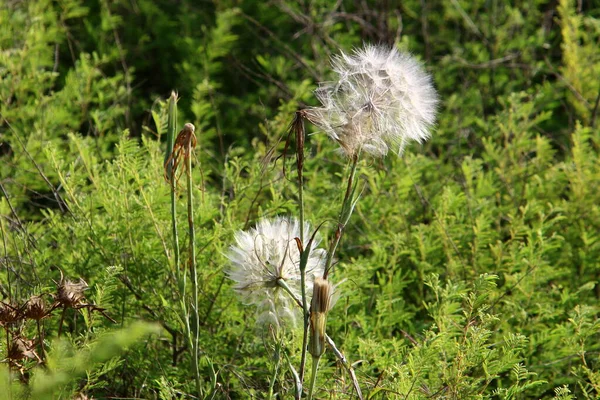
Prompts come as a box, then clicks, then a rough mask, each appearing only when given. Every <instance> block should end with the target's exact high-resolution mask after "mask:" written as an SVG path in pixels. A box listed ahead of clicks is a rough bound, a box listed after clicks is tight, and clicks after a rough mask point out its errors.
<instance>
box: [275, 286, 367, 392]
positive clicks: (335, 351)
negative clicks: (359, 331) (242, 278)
mask: <svg viewBox="0 0 600 400" xmlns="http://www.w3.org/2000/svg"><path fill="white" fill-rule="evenodd" d="M277 284H278V285H279V286H280V287H281V288H282V289H283V290H285V291H286V293H288V294H289V295H290V296H291V298H292V299H293V300H294V302H295V303H296V304H297V305H298V307H300V308H302V300H300V299H299V298H298V297H296V295H295V294H294V292H292V290H291V289H290V287H289V286H288V285H287V284H286V283H285V281H284V280H279V281H277ZM325 341H326V342H327V344H328V345H329V347H330V348H331V350H332V351H333V354H335V356H336V357H337V359H338V360H339V361H340V362H341V363H342V365H343V366H344V368H346V370H347V371H348V373H349V374H350V378H351V379H352V385H353V386H354V390H356V395H357V396H358V398H359V399H360V400H363V395H362V391H361V390H360V386H359V384H358V379H357V378H356V373H355V372H354V368H353V367H352V364H350V362H349V361H348V359H347V358H346V356H344V353H342V352H341V351H340V350H339V349H338V348H337V346H336V344H335V342H334V341H333V339H332V338H331V337H330V336H329V335H328V334H325Z"/></svg>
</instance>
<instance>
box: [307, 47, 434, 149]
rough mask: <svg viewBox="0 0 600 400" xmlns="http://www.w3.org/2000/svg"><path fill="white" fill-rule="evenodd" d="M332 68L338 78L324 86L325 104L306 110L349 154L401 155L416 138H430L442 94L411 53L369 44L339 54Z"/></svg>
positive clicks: (318, 93) (321, 96)
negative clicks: (395, 153) (391, 152)
mask: <svg viewBox="0 0 600 400" xmlns="http://www.w3.org/2000/svg"><path fill="white" fill-rule="evenodd" d="M332 67H333V71H334V72H335V73H336V74H337V76H338V79H337V80H336V81H333V82H324V83H321V84H320V85H319V88H318V89H317V90H316V91H315V95H316V96H317V98H318V100H319V101H320V102H321V107H315V108H310V109H308V110H306V114H307V117H308V119H309V120H310V121H311V122H312V123H313V124H315V125H316V126H318V127H319V128H321V129H322V130H323V131H324V132H326V133H327V134H328V135H329V136H330V137H331V138H332V139H334V140H335V141H337V142H338V143H339V144H340V146H341V148H342V151H343V152H344V153H345V154H346V155H348V156H349V157H352V156H354V155H355V154H357V153H358V152H359V151H360V152H365V153H368V154H370V155H372V156H375V157H382V156H385V155H386V154H387V153H388V151H389V150H390V148H391V149H393V150H394V151H396V152H397V153H398V154H401V153H402V152H403V150H404V147H405V146H406V144H407V143H408V142H410V141H411V140H414V141H416V142H419V143H422V142H424V141H425V140H427V139H428V138H429V136H430V133H429V131H430V129H431V127H432V126H433V125H434V124H435V119H436V113H437V105H438V96H437V93H436V91H435V88H434V87H433V82H432V79H431V76H430V75H429V74H428V73H427V72H426V71H425V70H424V69H423V67H422V66H421V64H420V63H419V62H418V61H417V60H416V59H415V58H414V57H412V56H411V55H410V54H408V53H400V52H399V51H398V50H397V49H395V48H392V49H390V48H387V47H384V46H373V45H365V46H364V47H363V48H362V49H356V50H354V52H353V53H352V54H346V53H342V54H341V55H339V56H337V57H334V58H333V59H332Z"/></svg>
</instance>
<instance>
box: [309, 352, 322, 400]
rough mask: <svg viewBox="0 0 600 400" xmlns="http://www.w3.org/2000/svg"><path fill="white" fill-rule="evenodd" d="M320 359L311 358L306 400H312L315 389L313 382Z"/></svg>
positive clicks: (315, 378)
mask: <svg viewBox="0 0 600 400" xmlns="http://www.w3.org/2000/svg"><path fill="white" fill-rule="evenodd" d="M320 360H321V357H320V356H319V357H313V358H312V361H313V362H312V372H311V375H310V386H309V387H308V397H307V400H312V398H313V392H314V389H315V382H316V381H317V372H318V371H319V361H320Z"/></svg>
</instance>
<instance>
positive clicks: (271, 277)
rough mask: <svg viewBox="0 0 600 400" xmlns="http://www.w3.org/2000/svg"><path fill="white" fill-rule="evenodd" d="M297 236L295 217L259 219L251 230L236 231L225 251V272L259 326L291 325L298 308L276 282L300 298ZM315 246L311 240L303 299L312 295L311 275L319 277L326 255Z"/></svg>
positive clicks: (307, 232) (312, 278)
mask: <svg viewBox="0 0 600 400" xmlns="http://www.w3.org/2000/svg"><path fill="white" fill-rule="evenodd" d="M304 232H305V235H306V236H308V234H309V232H310V225H309V224H307V223H305V224H304ZM299 237H300V224H299V222H298V221H297V220H296V219H295V218H283V217H277V218H275V219H263V220H261V221H259V222H258V224H257V225H256V227H255V228H252V229H250V230H248V231H240V232H238V233H237V234H236V235H235V242H236V243H235V244H234V245H232V246H231V247H230V248H229V252H228V254H227V258H228V259H229V261H230V262H231V266H230V268H229V270H227V271H226V273H227V275H228V277H229V278H230V279H231V280H233V281H235V285H234V289H235V291H236V292H237V293H238V294H239V296H240V297H241V299H242V301H243V302H244V303H245V304H249V305H250V304H252V305H255V306H256V307H257V310H258V313H259V316H258V318H257V323H258V324H259V325H273V326H276V327H278V326H280V325H281V323H282V322H286V321H289V322H291V323H292V324H293V323H294V322H295V317H296V314H297V309H298V307H297V306H296V305H295V304H294V300H293V299H292V297H291V296H290V294H289V293H286V292H285V291H284V290H283V288H282V287H281V285H280V284H279V281H280V280H282V281H283V283H285V285H287V287H288V288H289V289H290V291H291V292H292V293H293V294H294V296H295V297H296V298H301V286H300V280H301V277H300V251H299V250H298V246H297V244H296V240H295V238H299ZM318 244H319V240H318V238H315V240H314V241H313V243H312V246H311V251H310V253H309V258H308V262H307V265H306V292H307V296H311V294H312V287H313V280H314V276H317V275H322V274H323V268H324V263H325V254H326V252H325V250H323V249H318V248H316V247H317V246H318ZM305 246H306V244H305ZM309 298H310V297H309Z"/></svg>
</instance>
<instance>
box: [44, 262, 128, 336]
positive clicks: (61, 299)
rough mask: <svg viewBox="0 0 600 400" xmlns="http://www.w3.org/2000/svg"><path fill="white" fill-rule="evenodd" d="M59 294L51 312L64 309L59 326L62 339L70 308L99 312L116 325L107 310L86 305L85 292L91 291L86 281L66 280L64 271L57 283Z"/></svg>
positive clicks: (55, 297) (55, 298) (55, 296)
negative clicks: (65, 319)
mask: <svg viewBox="0 0 600 400" xmlns="http://www.w3.org/2000/svg"><path fill="white" fill-rule="evenodd" d="M57 286H58V288H57V294H56V295H54V300H55V301H54V304H53V305H52V307H51V309H50V311H52V310H54V309H56V308H58V307H61V308H62V309H63V312H62V315H61V318H60V324H59V326H58V336H59V337H60V335H61V333H62V326H63V322H64V318H65V314H66V312H67V310H68V309H69V308H72V309H74V310H80V309H82V308H86V309H87V310H88V312H90V313H91V312H92V311H97V312H99V313H100V314H102V316H103V317H104V318H106V319H108V320H109V321H111V322H112V323H114V324H116V323H117V321H115V320H114V319H113V318H111V317H110V316H109V315H108V314H106V309H105V308H102V307H98V306H97V305H95V304H89V303H86V299H85V295H84V292H85V291H86V290H88V289H89V285H88V284H87V282H86V281H85V280H83V279H82V278H79V282H73V281H70V280H68V279H65V278H64V276H63V274H62V271H61V276H60V282H58V283H57Z"/></svg>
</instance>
